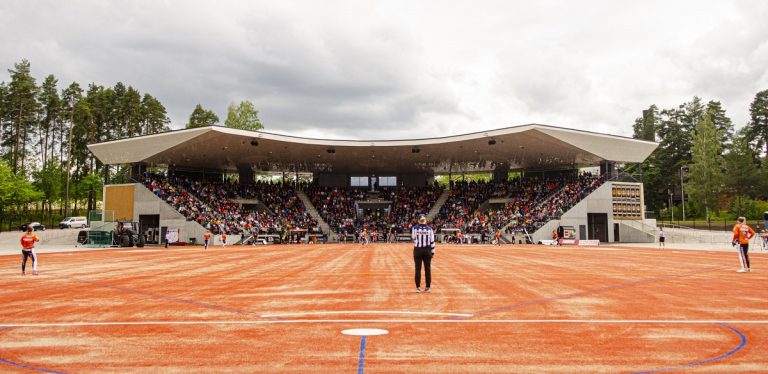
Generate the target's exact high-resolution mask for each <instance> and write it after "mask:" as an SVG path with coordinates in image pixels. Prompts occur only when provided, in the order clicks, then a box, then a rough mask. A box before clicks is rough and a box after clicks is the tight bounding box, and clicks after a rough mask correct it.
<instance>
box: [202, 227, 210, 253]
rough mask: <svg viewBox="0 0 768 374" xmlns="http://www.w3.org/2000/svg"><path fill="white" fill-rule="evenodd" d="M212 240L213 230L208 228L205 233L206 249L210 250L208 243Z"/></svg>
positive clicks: (204, 243)
mask: <svg viewBox="0 0 768 374" xmlns="http://www.w3.org/2000/svg"><path fill="white" fill-rule="evenodd" d="M210 241H211V232H210V231H208V230H205V234H203V245H204V246H205V247H203V250H204V251H207V250H208V243H209V242H210Z"/></svg>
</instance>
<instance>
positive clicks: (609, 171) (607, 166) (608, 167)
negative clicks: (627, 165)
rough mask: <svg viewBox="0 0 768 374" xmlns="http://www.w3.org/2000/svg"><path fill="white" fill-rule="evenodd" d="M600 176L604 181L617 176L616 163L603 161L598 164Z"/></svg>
mask: <svg viewBox="0 0 768 374" xmlns="http://www.w3.org/2000/svg"><path fill="white" fill-rule="evenodd" d="M600 175H602V176H604V177H605V179H606V180H610V179H614V178H616V177H618V176H619V170H618V169H616V163H615V162H613V161H603V162H601V163H600Z"/></svg>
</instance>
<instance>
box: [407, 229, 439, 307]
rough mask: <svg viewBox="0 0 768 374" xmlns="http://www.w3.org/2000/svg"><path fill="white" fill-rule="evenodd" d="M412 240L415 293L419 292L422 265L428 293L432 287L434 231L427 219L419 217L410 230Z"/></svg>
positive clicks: (425, 290)
mask: <svg viewBox="0 0 768 374" xmlns="http://www.w3.org/2000/svg"><path fill="white" fill-rule="evenodd" d="M411 238H413V262H414V265H415V266H416V276H415V280H416V292H421V264H422V263H424V278H425V281H426V286H427V287H426V288H425V289H424V292H429V289H430V286H431V285H432V256H434V255H435V231H434V230H432V227H430V226H429V225H427V217H425V216H423V215H422V216H420V217H419V224H418V225H415V226H413V228H412V229H411Z"/></svg>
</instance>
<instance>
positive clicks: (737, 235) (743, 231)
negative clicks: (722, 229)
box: [733, 217, 755, 273]
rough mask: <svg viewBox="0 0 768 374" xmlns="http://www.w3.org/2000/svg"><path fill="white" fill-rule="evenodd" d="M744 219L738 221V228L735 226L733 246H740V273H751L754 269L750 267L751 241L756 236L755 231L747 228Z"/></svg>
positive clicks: (740, 218)
mask: <svg viewBox="0 0 768 374" xmlns="http://www.w3.org/2000/svg"><path fill="white" fill-rule="evenodd" d="M744 221H745V219H744V217H739V219H738V220H736V226H733V245H738V246H739V261H740V262H741V269H739V270H738V272H739V273H749V272H750V271H752V268H751V267H750V266H749V253H748V252H749V239H752V237H753V236H755V231H754V230H752V228H751V227H749V226H747V224H746V223H745V222H744Z"/></svg>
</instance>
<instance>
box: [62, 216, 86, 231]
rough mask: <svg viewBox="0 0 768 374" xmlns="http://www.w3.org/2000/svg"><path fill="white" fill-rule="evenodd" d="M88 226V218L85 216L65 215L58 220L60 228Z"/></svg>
mask: <svg viewBox="0 0 768 374" xmlns="http://www.w3.org/2000/svg"><path fill="white" fill-rule="evenodd" d="M85 227H88V220H87V219H86V218H85V217H67V218H64V220H63V221H61V222H59V228H60V229H72V228H85Z"/></svg>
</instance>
